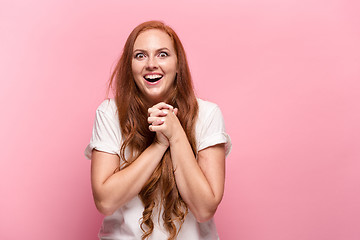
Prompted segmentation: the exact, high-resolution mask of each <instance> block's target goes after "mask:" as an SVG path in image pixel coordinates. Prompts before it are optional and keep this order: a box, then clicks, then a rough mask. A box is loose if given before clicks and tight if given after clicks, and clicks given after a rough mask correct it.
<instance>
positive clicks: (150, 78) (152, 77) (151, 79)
mask: <svg viewBox="0 0 360 240" xmlns="http://www.w3.org/2000/svg"><path fill="white" fill-rule="evenodd" d="M162 77H163V75H162V74H159V73H152V74H145V76H144V79H145V80H146V82H147V83H149V84H151V85H153V84H157V83H158V82H159V81H160V80H161V79H162Z"/></svg>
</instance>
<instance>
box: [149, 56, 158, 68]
mask: <svg viewBox="0 0 360 240" xmlns="http://www.w3.org/2000/svg"><path fill="white" fill-rule="evenodd" d="M157 68H158V64H157V61H156V59H155V57H149V58H148V59H147V63H146V69H147V70H154V69H157Z"/></svg>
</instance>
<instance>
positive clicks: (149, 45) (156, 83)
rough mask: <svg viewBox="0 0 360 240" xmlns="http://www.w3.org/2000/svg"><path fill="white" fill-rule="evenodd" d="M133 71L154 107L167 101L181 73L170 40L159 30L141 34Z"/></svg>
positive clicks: (136, 47)
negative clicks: (177, 76)
mask: <svg viewBox="0 0 360 240" xmlns="http://www.w3.org/2000/svg"><path fill="white" fill-rule="evenodd" d="M131 67H132V73H133V76H134V79H135V82H136V85H137V86H138V87H139V89H140V90H141V91H142V93H143V94H144V95H145V96H146V97H147V98H148V100H149V101H150V102H152V103H153V104H156V103H158V102H161V101H164V99H165V98H166V95H167V94H168V93H169V90H170V89H171V88H172V87H173V83H174V80H175V76H176V72H177V56H176V52H175V49H174V45H173V41H172V40H171V38H170V36H169V35H168V34H167V33H165V32H164V31H161V30H158V29H150V30H146V31H144V32H142V33H140V34H139V36H138V37H137V39H136V40H135V43H134V51H133V57H132V63H131Z"/></svg>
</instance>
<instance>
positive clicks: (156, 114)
mask: <svg viewBox="0 0 360 240" xmlns="http://www.w3.org/2000/svg"><path fill="white" fill-rule="evenodd" d="M168 113H169V110H167V109H164V110H159V109H156V110H154V111H153V112H152V113H151V114H150V115H149V117H165V116H166V115H167V114H168Z"/></svg>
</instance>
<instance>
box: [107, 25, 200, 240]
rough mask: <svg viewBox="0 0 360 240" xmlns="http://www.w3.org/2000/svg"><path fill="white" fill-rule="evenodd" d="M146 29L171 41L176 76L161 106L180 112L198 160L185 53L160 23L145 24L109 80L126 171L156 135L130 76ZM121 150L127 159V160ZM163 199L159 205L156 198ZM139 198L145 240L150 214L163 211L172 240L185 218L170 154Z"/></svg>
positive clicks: (130, 39) (194, 104)
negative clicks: (136, 46)
mask: <svg viewBox="0 0 360 240" xmlns="http://www.w3.org/2000/svg"><path fill="white" fill-rule="evenodd" d="M149 29H159V30H162V31H164V32H165V33H167V34H168V35H169V36H170V38H171V39H172V41H173V44H174V48H175V51H176V55H177V59H178V73H177V75H176V79H175V81H174V86H173V89H172V91H171V93H170V94H169V95H168V96H167V98H166V99H165V102H166V103H168V104H170V105H172V106H173V107H176V108H178V109H179V111H178V114H177V117H178V118H179V120H180V122H181V125H182V127H183V129H184V131H185V133H186V135H187V138H188V140H189V142H190V145H191V147H192V150H193V153H194V155H195V156H196V152H197V151H196V142H195V123H196V119H197V115H198V104H197V100H196V97H195V93H194V89H193V84H192V79H191V75H190V70H189V66H188V62H187V59H186V55H185V50H184V47H183V45H182V43H181V42H180V39H179V37H178V36H177V34H176V33H175V31H174V30H173V29H172V28H170V27H169V26H167V25H165V24H164V23H162V22H159V21H149V22H144V23H142V24H140V25H139V26H137V27H136V28H135V29H134V30H133V31H132V32H131V34H130V35H129V37H128V39H127V41H126V43H125V46H124V49H123V53H122V56H121V58H120V60H119V61H118V63H117V65H116V67H115V69H114V71H113V73H112V76H111V79H110V84H109V87H110V88H114V90H115V96H114V97H115V101H116V105H117V108H118V117H119V122H120V128H121V134H122V138H123V142H122V145H121V149H120V158H121V162H122V164H121V166H120V167H121V169H123V168H125V167H127V166H129V165H130V164H131V163H132V162H133V161H134V160H135V159H136V158H137V157H138V156H139V155H140V153H141V152H143V151H144V150H145V149H146V148H147V147H148V146H149V145H150V144H151V143H152V142H153V141H154V137H155V133H153V132H150V130H149V128H148V126H149V124H148V122H147V109H148V108H149V107H152V106H149V103H148V102H146V100H145V97H144V95H143V94H142V92H141V91H140V90H139V88H138V87H137V85H136V83H135V80H134V77H133V75H132V69H131V62H132V58H133V46H134V43H135V40H136V38H137V37H138V36H139V34H140V33H142V32H144V31H146V30H149ZM125 149H127V150H126V153H127V154H125ZM159 194H160V196H161V198H160V199H161V200H160V202H158V200H157V199H158V197H157V196H159ZM139 197H140V199H141V201H142V202H143V204H144V211H143V217H142V219H141V229H142V230H143V232H144V234H143V236H142V239H146V238H147V237H148V236H150V234H151V233H152V231H153V229H154V223H153V218H152V217H153V209H154V207H155V206H157V205H158V206H159V207H161V206H162V207H163V209H164V212H163V214H162V216H161V217H162V218H163V221H164V227H165V229H166V230H167V231H168V232H169V238H168V239H169V240H170V239H171V240H172V239H175V238H176V236H177V234H178V232H179V230H180V228H181V225H182V223H183V222H184V220H185V216H186V214H187V212H188V207H187V205H186V203H185V202H184V201H183V199H182V198H181V195H180V193H179V191H178V189H177V186H176V182H175V176H174V169H173V165H172V161H171V155H170V151H169V149H168V150H167V151H166V152H165V154H164V156H163V158H162V159H161V161H160V163H159V165H158V166H157V168H156V169H155V171H154V172H153V174H152V176H151V177H150V178H149V180H148V181H147V182H146V184H145V185H144V186H143V188H142V190H141V191H140V193H139Z"/></svg>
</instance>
